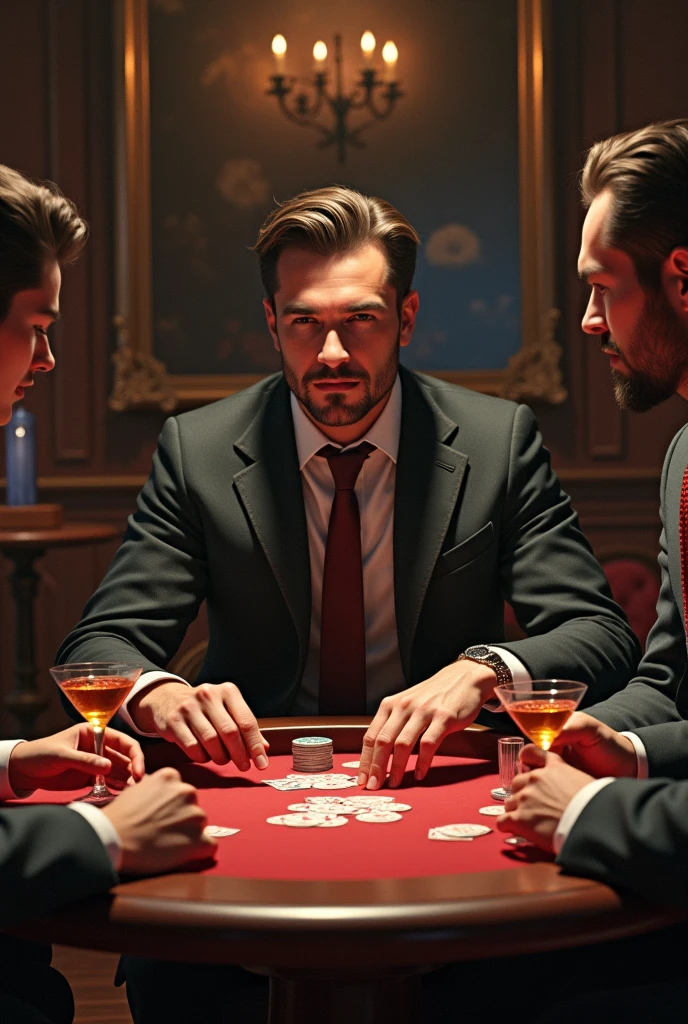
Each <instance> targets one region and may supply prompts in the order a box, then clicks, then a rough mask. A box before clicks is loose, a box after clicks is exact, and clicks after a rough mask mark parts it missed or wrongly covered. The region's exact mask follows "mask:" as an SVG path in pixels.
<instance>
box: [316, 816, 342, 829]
mask: <svg viewBox="0 0 688 1024" xmlns="http://www.w3.org/2000/svg"><path fill="white" fill-rule="evenodd" d="M348 824H349V819H348V818H340V817H334V818H328V819H327V821H321V822H320V824H319V825H318V828H339V827H340V826H341V825H348Z"/></svg>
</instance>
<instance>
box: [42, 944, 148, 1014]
mask: <svg viewBox="0 0 688 1024" xmlns="http://www.w3.org/2000/svg"><path fill="white" fill-rule="evenodd" d="M117 960H118V957H117V955H116V954H115V953H96V952H93V951H91V950H85V949H71V948H69V947H67V946H54V947H53V967H56V968H57V970H58V971H61V972H62V974H64V976H65V978H67V980H68V981H69V984H70V985H71V986H72V992H73V993H74V1002H75V1003H76V1015H75V1017H74V1024H131V1015H130V1013H129V1008H128V1006H127V997H126V996H125V994H124V989H123V988H115V987H114V985H113V984H112V979H113V978H114V975H115V967H116V966H117Z"/></svg>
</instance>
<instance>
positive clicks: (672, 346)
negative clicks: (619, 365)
mask: <svg viewBox="0 0 688 1024" xmlns="http://www.w3.org/2000/svg"><path fill="white" fill-rule="evenodd" d="M607 346H608V347H609V348H610V349H612V351H615V352H617V353H618V354H619V355H620V356H621V352H620V351H619V349H618V348H617V346H616V345H615V344H614V342H613V341H611V340H610V341H609V342H607ZM629 349H630V350H631V351H632V352H634V353H635V352H637V353H638V360H637V361H638V362H639V363H644V364H645V365H644V366H643V365H640V366H639V367H638V369H634V368H633V367H631V366H630V365H629V364H628V362H627V361H626V360H625V359H624V362H625V363H626V366H628V369H629V371H630V372H629V373H621V372H620V371H619V370H612V383H613V385H614V397H615V398H616V401H617V403H618V405H619V406H620V408H622V409H628V410H630V411H631V412H647V411H648V410H649V409H654V407H655V406H656V405H661V403H662V402H666V401H667V399H668V398H671V396H672V395H673V394H675V392H676V391H677V390H678V388H679V386H680V384H681V381H682V380H683V379H684V378H685V377H686V376H687V375H688V330H686V328H685V327H684V326H683V324H682V323H681V321H680V320H679V318H678V315H677V314H676V312H675V311H674V310H673V309H672V307H671V305H670V304H669V302H668V300H667V298H666V297H665V295H664V293H663V292H660V293H658V294H652V295H648V297H647V300H646V303H645V308H644V310H643V312H642V315H641V317H640V319H639V320H638V323H637V325H636V328H635V331H634V334H633V339H632V342H631V344H630V345H629ZM621 358H622V359H623V356H621ZM647 366H649V367H651V372H648V369H646V367H647Z"/></svg>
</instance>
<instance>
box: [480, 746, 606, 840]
mask: <svg viewBox="0 0 688 1024" xmlns="http://www.w3.org/2000/svg"><path fill="white" fill-rule="evenodd" d="M521 764H522V765H523V766H524V767H525V768H526V769H528V770H527V771H526V772H524V773H523V774H522V775H517V776H516V778H515V779H514V781H513V783H512V785H511V790H512V794H513V795H512V796H511V798H510V799H509V800H506V801H505V803H504V810H505V812H506V813H505V814H503V815H502V816H501V818H498V819H497V821H496V827H497V828H498V829H499V831H500V832H512V833H513V834H514V835H519V836H523V837H524V838H525V839H529V840H530V841H531V842H532V843H535V845H536V846H539V847H541V849H543V850H547V851H548V852H550V853H551V852H552V845H553V841H554V833H555V832H556V830H557V825H558V824H559V821H560V820H561V816H562V814H563V813H564V811H565V810H566V808H567V807H568V805H569V803H570V801H571V800H572V799H573V797H574V796H575V795H576V793H578V791H579V790H581V789H583V787H584V786H587V784H588V783H589V782H592V781H593V780H592V776H590V775H586V774H585V772H582V771H580V770H579V769H578V768H574V767H572V765H570V764H566V762H565V761H563V760H562V759H561V757H559V755H558V754H552V753H551V752H545V751H544V750H540V748H539V747H535V746H533V744H530V743H529V744H528V746H526V747H524V748H523V751H522V752H521Z"/></svg>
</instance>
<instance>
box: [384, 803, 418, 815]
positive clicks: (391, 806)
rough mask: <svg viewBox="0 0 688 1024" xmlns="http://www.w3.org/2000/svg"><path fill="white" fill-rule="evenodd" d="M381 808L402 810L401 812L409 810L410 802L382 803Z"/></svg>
mask: <svg viewBox="0 0 688 1024" xmlns="http://www.w3.org/2000/svg"><path fill="white" fill-rule="evenodd" d="M382 810H384V811H397V812H402V813H403V812H404V811H410V810H411V804H397V803H393V804H384V805H383V807H382Z"/></svg>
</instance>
